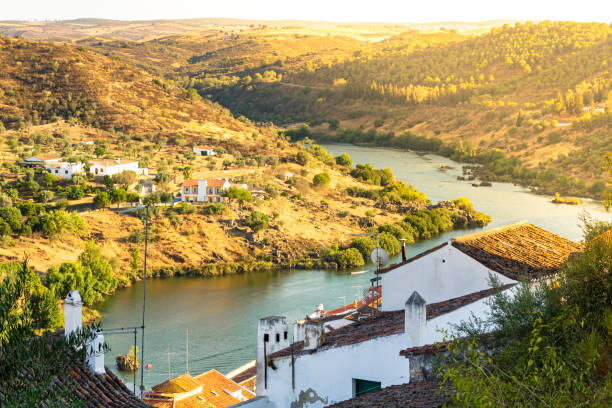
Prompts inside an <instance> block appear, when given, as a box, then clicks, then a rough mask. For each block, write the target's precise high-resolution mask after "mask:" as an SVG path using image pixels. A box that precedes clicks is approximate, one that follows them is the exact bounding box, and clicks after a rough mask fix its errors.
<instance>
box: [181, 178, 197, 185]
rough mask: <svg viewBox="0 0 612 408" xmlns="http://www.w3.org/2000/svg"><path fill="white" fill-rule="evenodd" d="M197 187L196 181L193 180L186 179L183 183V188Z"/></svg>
mask: <svg viewBox="0 0 612 408" xmlns="http://www.w3.org/2000/svg"><path fill="white" fill-rule="evenodd" d="M197 185H198V180H194V179H188V180H185V181H183V187H191V186H197Z"/></svg>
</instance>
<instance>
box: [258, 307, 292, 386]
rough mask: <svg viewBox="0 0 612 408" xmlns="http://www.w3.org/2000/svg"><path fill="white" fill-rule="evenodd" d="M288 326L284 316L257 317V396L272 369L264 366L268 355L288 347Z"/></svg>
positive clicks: (265, 384) (266, 382)
mask: <svg viewBox="0 0 612 408" xmlns="http://www.w3.org/2000/svg"><path fill="white" fill-rule="evenodd" d="M288 330H289V326H288V325H287V318H286V317H285V316H269V317H263V318H261V319H259V325H258V326H257V385H256V391H257V396H260V395H264V394H265V390H266V389H267V387H268V377H269V376H270V374H271V371H272V369H271V368H270V367H266V364H267V362H268V361H269V360H268V356H269V355H270V354H272V353H275V352H277V351H280V350H282V349H285V348H287V347H289V332H288Z"/></svg>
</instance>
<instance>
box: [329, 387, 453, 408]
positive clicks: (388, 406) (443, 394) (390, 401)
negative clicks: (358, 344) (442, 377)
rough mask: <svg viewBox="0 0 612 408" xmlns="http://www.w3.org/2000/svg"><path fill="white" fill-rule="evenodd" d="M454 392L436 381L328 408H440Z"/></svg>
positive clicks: (390, 390) (392, 390) (384, 389)
mask: <svg viewBox="0 0 612 408" xmlns="http://www.w3.org/2000/svg"><path fill="white" fill-rule="evenodd" d="M452 392H453V391H452V390H451V389H450V388H448V387H443V386H442V385H441V384H440V383H437V382H435V381H420V382H411V383H408V384H402V385H392V386H390V387H385V388H383V389H381V390H378V391H374V392H369V393H367V394H362V395H359V396H357V397H355V398H351V399H349V400H346V401H342V402H339V403H336V404H332V405H328V406H327V408H412V407H414V408H417V407H418V408H439V407H442V406H443V405H444V403H445V402H446V401H447V399H448V395H449V394H451V393H452Z"/></svg>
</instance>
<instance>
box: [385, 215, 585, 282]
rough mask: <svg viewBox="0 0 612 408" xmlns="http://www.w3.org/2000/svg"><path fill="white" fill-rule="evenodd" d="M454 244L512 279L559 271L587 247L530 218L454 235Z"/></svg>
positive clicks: (394, 266)
mask: <svg viewBox="0 0 612 408" xmlns="http://www.w3.org/2000/svg"><path fill="white" fill-rule="evenodd" d="M451 244H452V245H453V246H454V247H455V248H457V249H459V250H460V251H461V252H463V253H465V254H466V255H468V256H469V257H471V258H473V259H474V260H476V261H477V262H480V263H481V264H483V265H484V266H486V267H487V268H489V269H491V270H494V271H496V272H499V273H501V274H502V275H505V276H507V277H509V278H510V279H519V278H521V277H524V276H526V277H530V278H536V277H542V276H548V275H551V274H555V273H557V272H558V271H559V269H560V268H561V266H562V265H563V264H564V263H565V262H566V261H567V259H568V258H569V256H570V255H571V254H572V253H575V252H580V251H581V250H582V248H583V245H582V244H580V243H578V242H574V241H570V240H569V239H566V238H563V237H561V236H559V235H557V234H554V233H552V232H550V231H547V230H545V229H543V228H540V227H538V226H536V225H533V224H531V223H528V222H526V221H522V222H517V223H514V224H510V225H506V226H503V227H499V228H493V229H489V230H486V231H479V232H476V233H473V234H468V235H464V236H462V237H458V238H454V239H453V240H452V243H451ZM445 245H447V243H446V242H445V243H442V244H440V245H438V246H435V247H433V248H431V249H429V250H427V251H425V252H422V253H420V254H418V255H416V256H414V257H412V258H410V259H408V260H406V261H404V262H401V263H398V264H394V265H391V266H389V267H388V268H385V269H383V270H382V271H381V273H386V272H389V271H392V270H394V269H397V268H399V267H400V266H403V265H406V264H408V263H410V262H412V261H415V260H417V259H419V258H422V257H424V256H426V255H429V254H430V253H432V252H435V251H437V250H438V249H440V248H442V247H444V246H445Z"/></svg>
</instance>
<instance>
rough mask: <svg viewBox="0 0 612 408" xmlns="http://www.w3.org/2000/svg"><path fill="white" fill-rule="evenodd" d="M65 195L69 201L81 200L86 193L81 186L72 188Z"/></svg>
mask: <svg viewBox="0 0 612 408" xmlns="http://www.w3.org/2000/svg"><path fill="white" fill-rule="evenodd" d="M65 194H66V198H68V199H69V200H79V199H81V198H83V197H84V196H85V191H83V189H82V188H81V187H80V186H70V187H68V188H67V189H66V193H65Z"/></svg>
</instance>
